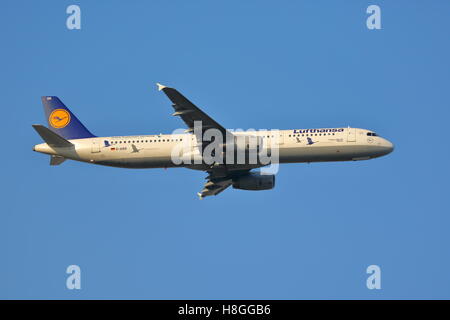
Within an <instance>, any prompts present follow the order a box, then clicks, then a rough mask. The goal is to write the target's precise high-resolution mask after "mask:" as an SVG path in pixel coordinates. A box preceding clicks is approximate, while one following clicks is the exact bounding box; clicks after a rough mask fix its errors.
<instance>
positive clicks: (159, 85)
mask: <svg viewBox="0 0 450 320" xmlns="http://www.w3.org/2000/svg"><path fill="white" fill-rule="evenodd" d="M156 85H157V86H158V91H161V90H163V89H164V88H167V87H166V86H163V85H162V84H161V83H159V82H157V83H156Z"/></svg>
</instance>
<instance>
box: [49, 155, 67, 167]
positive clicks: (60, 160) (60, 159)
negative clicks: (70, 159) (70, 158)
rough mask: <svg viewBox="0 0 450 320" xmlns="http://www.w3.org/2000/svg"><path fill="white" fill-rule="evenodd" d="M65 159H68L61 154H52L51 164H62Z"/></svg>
mask: <svg viewBox="0 0 450 320" xmlns="http://www.w3.org/2000/svg"><path fill="white" fill-rule="evenodd" d="M64 161H66V158H64V157H61V156H55V155H51V156H50V165H51V166H57V165H60V164H61V163H63V162H64Z"/></svg>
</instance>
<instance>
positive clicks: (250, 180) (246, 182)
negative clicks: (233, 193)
mask: <svg viewBox="0 0 450 320" xmlns="http://www.w3.org/2000/svg"><path fill="white" fill-rule="evenodd" d="M273 187H275V175H273V174H261V173H258V172H250V173H249V174H246V175H244V176H240V177H237V178H235V179H233V188H235V189H242V190H269V189H273Z"/></svg>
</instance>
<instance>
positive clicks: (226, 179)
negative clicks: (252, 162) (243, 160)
mask: <svg viewBox="0 0 450 320" xmlns="http://www.w3.org/2000/svg"><path fill="white" fill-rule="evenodd" d="M224 170H226V169H224V168H223V167H221V168H218V169H217V170H210V171H208V173H209V175H208V176H207V177H206V179H207V181H206V183H205V185H204V187H203V190H202V191H200V192H198V193H197V195H198V197H199V198H200V200H202V199H203V198H204V197H208V196H216V195H218V194H219V193H221V192H222V191H224V190H225V189H226V188H228V187H229V186H231V185H232V184H233V178H234V177H237V176H239V175H243V174H247V173H248V172H249V169H246V170H234V171H230V172H227V171H225V172H224Z"/></svg>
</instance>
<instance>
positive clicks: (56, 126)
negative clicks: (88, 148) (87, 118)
mask: <svg viewBox="0 0 450 320" xmlns="http://www.w3.org/2000/svg"><path fill="white" fill-rule="evenodd" d="M42 104H43V105H44V111H45V116H46V117H47V121H48V125H49V128H50V130H52V131H53V132H55V133H56V134H58V135H60V136H61V137H63V138H64V139H83V138H92V137H95V136H94V135H93V134H92V133H90V132H89V130H88V129H86V127H85V126H84V125H83V124H82V123H81V122H80V120H78V119H77V117H76V116H75V115H74V114H73V113H72V112H71V111H70V110H69V108H67V107H66V106H65V105H64V103H62V102H61V100H59V98H58V97H54V96H44V97H42Z"/></svg>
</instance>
